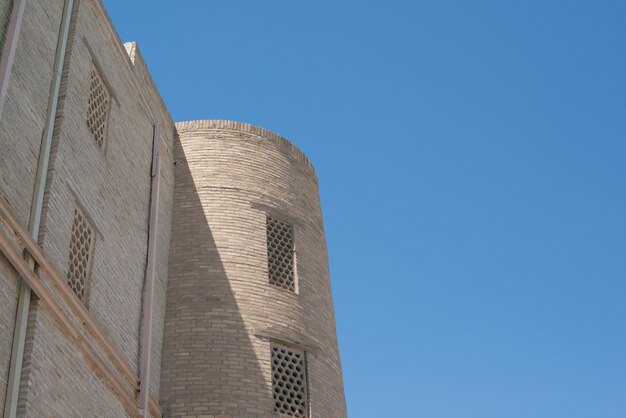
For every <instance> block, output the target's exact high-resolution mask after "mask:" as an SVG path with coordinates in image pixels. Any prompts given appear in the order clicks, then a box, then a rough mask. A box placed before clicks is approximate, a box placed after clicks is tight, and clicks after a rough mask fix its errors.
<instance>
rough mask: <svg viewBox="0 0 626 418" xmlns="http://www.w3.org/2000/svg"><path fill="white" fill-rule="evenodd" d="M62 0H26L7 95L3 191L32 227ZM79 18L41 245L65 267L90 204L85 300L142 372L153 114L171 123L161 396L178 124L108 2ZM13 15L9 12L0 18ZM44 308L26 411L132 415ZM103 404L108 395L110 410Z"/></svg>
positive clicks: (8, 274) (4, 339) (5, 329)
mask: <svg viewBox="0 0 626 418" xmlns="http://www.w3.org/2000/svg"><path fill="white" fill-rule="evenodd" d="M6 3H7V2H6V0H2V1H1V2H0V11H4V10H7V9H10V8H7V7H6V6H7V4H6ZM62 7H63V1H62V0H49V1H44V2H43V3H42V2H32V1H29V2H27V7H26V12H25V15H24V26H23V31H22V33H21V35H20V42H19V43H18V48H17V53H16V60H15V66H14V74H13V77H12V79H11V84H10V88H9V97H8V100H7V102H6V105H5V110H4V113H3V115H2V119H1V121H0V147H1V149H2V152H0V191H1V192H2V194H3V195H4V196H5V197H6V198H7V199H8V201H9V203H10V204H11V206H12V208H13V209H14V212H15V213H17V214H18V215H19V218H20V221H21V222H22V223H23V224H24V225H26V224H27V222H28V213H29V210H30V199H31V196H32V193H33V184H34V175H35V170H36V165H37V155H38V153H39V144H40V141H41V136H42V129H43V120H44V116H45V110H46V104H47V98H48V94H49V91H50V82H51V78H52V75H51V71H52V62H53V60H54V52H55V48H56V43H57V36H58V31H59V27H60V16H61V11H62ZM73 16H74V22H73V24H72V27H71V31H70V39H69V42H68V50H67V54H66V63H65V65H64V69H63V82H62V86H61V95H60V101H59V108H58V112H57V115H56V120H55V130H54V136H53V146H52V154H51V159H50V169H49V171H48V174H47V184H46V194H45V201H44V210H43V216H42V225H41V230H40V234H39V237H38V238H39V243H40V245H41V246H42V248H43V250H44V251H45V253H46V255H47V256H48V258H49V259H50V260H51V261H52V262H53V264H54V265H55V266H56V267H57V268H58V269H59V270H60V271H61V272H62V273H64V274H65V273H66V272H67V268H68V256H69V240H70V233H71V225H72V219H73V214H74V209H75V207H76V206H79V207H80V208H81V209H82V210H83V212H84V213H85V214H86V216H87V218H88V219H89V221H90V222H91V223H92V225H93V226H94V228H95V231H96V238H95V247H94V251H93V255H92V262H91V278H90V282H89V292H88V294H89V297H88V300H87V304H88V307H89V311H90V314H91V315H92V316H93V317H94V318H95V319H96V321H97V323H98V324H99V325H100V326H101V327H102V328H103V329H104V331H105V333H106V334H107V336H108V337H109V338H110V339H111V340H112V341H113V344H114V346H115V347H116V348H117V349H118V350H119V351H120V352H121V353H122V355H123V357H124V359H125V360H126V361H127V362H128V364H130V365H131V366H132V368H133V369H134V370H135V371H137V372H138V364H139V352H140V349H141V347H140V343H139V341H140V335H141V326H142V324H141V319H142V301H143V290H144V280H145V264H146V255H147V240H148V235H147V234H148V221H149V208H150V182H151V177H150V169H151V163H152V141H153V123H154V122H156V123H158V124H160V125H161V126H162V128H163V129H162V133H163V140H162V146H161V151H162V152H161V158H162V171H161V203H160V207H159V211H160V221H161V223H160V225H159V231H158V237H159V244H158V253H157V260H158V261H157V271H156V286H155V309H154V316H153V319H154V328H153V353H152V354H153V356H152V365H151V367H152V381H151V386H150V389H151V391H152V393H153V394H154V395H155V396H157V397H158V393H159V375H160V366H161V360H160V353H161V340H162V334H163V320H164V318H163V315H164V309H165V291H166V287H167V286H166V283H167V270H168V268H167V260H168V251H169V239H170V237H169V234H170V218H171V207H172V196H173V186H174V173H173V162H172V158H173V155H172V149H173V138H174V135H175V129H174V124H173V122H172V120H171V117H170V115H169V113H168V111H167V109H166V108H165V106H164V104H163V101H162V100H161V97H160V95H159V93H158V91H157V89H156V87H155V85H154V83H153V81H152V79H151V77H150V75H149V72H148V70H147V68H146V66H145V63H144V61H143V59H142V58H141V54H140V53H139V51H138V49H137V47H136V45H133V48H132V50H130V49H127V48H125V47H124V45H122V44H121V42H120V41H119V38H118V36H117V34H116V33H115V32H114V31H113V32H112V31H111V22H110V20H109V18H108V16H107V15H106V12H105V11H104V10H103V9H102V8H101V5H100V3H99V2H98V1H97V0H80V1H78V0H76V3H75V8H74V13H73ZM4 19H5V16H0V21H2V20H4ZM6 19H8V18H6ZM131 52H132V59H131V57H129V54H131ZM94 66H95V67H96V68H97V69H98V71H99V72H100V74H101V75H102V78H103V79H104V81H105V84H106V86H107V89H108V90H109V92H110V93H111V95H112V101H111V108H110V115H109V121H108V133H107V141H106V147H105V148H104V149H101V148H100V147H99V146H98V145H97V143H96V141H95V140H94V139H93V136H92V134H91V132H90V131H89V128H88V126H87V123H86V114H87V103H88V102H87V101H88V95H89V87H90V72H91V70H92V68H93V67H94ZM0 275H1V276H2V277H0V280H1V281H0V310H1V312H0V313H1V314H2V315H1V319H0V401H1V402H2V404H3V403H4V396H5V392H6V379H7V375H8V369H7V367H8V361H9V359H10V349H11V340H12V333H13V328H14V323H15V306H16V297H17V277H16V274H15V272H14V271H13V269H11V268H10V267H9V266H8V264H7V263H5V262H4V259H3V258H2V259H0ZM38 310H39V308H38V307H37V305H35V306H34V307H33V309H31V315H30V317H29V331H28V332H29V333H28V336H29V343H28V345H27V347H26V348H27V349H26V351H25V359H24V362H25V367H24V368H23V373H22V376H23V379H22V386H21V389H20V400H21V403H20V405H21V408H20V414H21V415H23V416H68V417H70V416H115V417H117V416H124V413H122V412H120V410H119V402H118V403H117V404H116V402H113V401H111V397H113V398H114V396H113V395H112V393H111V392H110V391H108V390H107V386H106V385H105V384H104V383H103V381H101V380H100V378H99V377H97V376H96V375H95V374H94V373H93V370H92V369H91V367H90V365H89V364H88V363H86V362H85V360H84V359H83V358H82V357H81V356H77V354H76V349H72V348H71V344H72V342H71V340H68V339H67V337H66V336H65V335H64V334H63V333H62V332H60V331H59V329H58V327H55V326H54V323H53V322H51V321H50V318H49V317H48V315H47V313H46V311H45V310H43V311H38ZM46 352H54V354H55V355H54V358H50V357H48V356H46V355H44V354H45V353H46ZM55 381H62V382H63V384H64V385H65V386H66V387H67V390H65V389H63V390H60V389H58V388H55V387H54V385H55V384H57V383H56V382H55ZM48 389H49V390H48ZM35 400H36V401H35ZM88 404H89V405H88ZM106 405H110V409H109V410H107V409H106ZM116 405H117V406H116ZM63 406H65V408H66V409H63ZM80 411H83V412H80Z"/></svg>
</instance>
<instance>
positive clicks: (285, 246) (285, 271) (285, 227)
mask: <svg viewBox="0 0 626 418" xmlns="http://www.w3.org/2000/svg"><path fill="white" fill-rule="evenodd" d="M293 241H294V240H293V226H291V225H290V224H288V223H287V222H283V221H281V220H278V219H276V218H273V217H271V216H268V217H267V268H268V273H269V281H270V283H271V284H273V285H274V286H278V287H282V288H283V289H287V290H290V291H292V292H295V290H296V281H295V274H294V263H293V253H294V242H293Z"/></svg>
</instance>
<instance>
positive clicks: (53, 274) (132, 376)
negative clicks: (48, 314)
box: [0, 196, 163, 416]
mask: <svg viewBox="0 0 626 418" xmlns="http://www.w3.org/2000/svg"><path fill="white" fill-rule="evenodd" d="M0 219H1V220H3V221H4V222H5V224H6V225H7V226H8V227H9V228H10V230H12V231H13V233H14V234H15V236H16V237H17V239H18V241H19V242H20V243H21V245H23V246H24V248H25V250H26V251H27V252H28V253H29V254H30V255H31V256H32V258H33V259H34V260H35V262H36V263H37V265H38V266H39V271H40V273H41V274H43V275H44V276H45V277H47V278H48V279H49V280H50V283H51V284H52V285H53V288H54V289H55V290H56V291H57V292H58V294H59V296H60V297H61V299H62V300H63V302H64V303H65V304H67V305H68V306H69V307H70V309H71V310H72V311H73V312H74V314H75V315H76V317H77V320H78V321H79V322H80V323H82V324H83V326H84V328H85V329H86V330H87V331H88V332H89V333H90V334H91V335H92V337H93V338H94V339H95V340H96V342H97V343H98V344H99V345H100V346H101V347H102V348H103V350H104V352H105V354H106V355H107V357H108V358H109V360H110V361H111V363H112V364H113V365H114V367H115V370H116V371H117V374H118V375H119V374H120V373H121V374H122V376H121V377H123V380H122V381H124V382H125V384H126V385H127V386H129V387H130V388H131V389H132V390H133V391H135V390H137V389H138V388H139V385H138V381H139V378H138V376H137V374H136V373H135V371H134V370H133V369H132V368H131V367H130V365H129V364H128V362H127V361H125V360H124V358H123V357H122V355H121V354H120V353H119V351H118V350H117V349H116V348H115V347H114V346H113V343H112V342H111V341H110V339H109V338H108V337H107V336H106V334H105V333H104V331H103V330H102V328H101V327H100V326H99V325H98V323H97V322H96V321H95V319H94V318H93V316H92V315H91V314H90V313H89V311H88V310H87V308H85V305H83V303H82V302H81V301H80V299H79V298H78V296H76V294H75V293H74V291H73V290H72V288H71V287H70V286H69V285H68V284H67V282H66V280H65V278H64V277H63V275H62V274H61V273H60V272H59V270H58V269H57V268H56V267H55V266H54V265H53V264H52V262H51V261H50V260H49V259H48V257H47V256H46V255H45V254H44V252H43V250H42V249H41V247H39V245H38V244H37V242H35V240H34V239H33V237H32V236H30V235H29V234H28V231H27V230H26V229H25V228H24V226H23V225H22V224H21V223H20V222H19V221H18V220H17V217H16V216H15V215H14V214H13V212H12V211H11V209H10V207H9V204H8V202H7V201H6V199H4V197H2V196H0ZM0 235H2V234H0ZM5 249H6V244H5V245H2V248H0V250H2V252H3V253H5ZM9 250H13V251H14V252H17V250H15V248H14V247H13V246H11V245H9ZM7 251H8V250H7ZM7 258H9V257H7ZM20 259H21V261H20V263H21V265H22V267H21V268H23V267H24V266H28V264H27V263H26V260H24V258H23V257H20ZM11 264H13V262H11ZM14 267H16V266H15V265H14ZM16 270H18V268H17V267H16ZM27 270H28V269H27ZM29 271H30V275H29V277H25V279H28V278H30V279H31V280H30V281H27V283H28V284H29V286H31V283H30V282H31V281H32V280H35V284H36V287H33V286H31V288H32V290H33V291H34V292H35V294H36V295H37V296H38V297H40V299H43V297H42V296H41V295H40V289H43V290H41V292H42V294H43V295H44V296H45V297H46V298H47V299H46V300H47V301H49V302H48V304H50V303H54V304H55V305H56V306H58V307H59V309H60V312H61V314H62V315H63V316H64V317H65V318H66V321H71V319H69V316H68V315H67V314H66V313H65V311H63V310H62V309H61V308H60V306H59V305H58V303H57V302H56V299H54V298H53V297H52V296H51V295H50V294H49V291H48V290H47V289H46V288H45V287H44V286H43V283H42V282H41V281H40V279H39V278H38V277H37V275H35V273H33V272H32V270H29ZM18 273H20V274H21V270H18ZM33 276H34V279H33ZM91 350H92V351H93V349H92V348H91ZM150 411H151V412H152V414H153V415H156V416H161V415H162V414H163V409H162V408H161V406H160V405H159V404H158V402H157V401H156V400H155V399H154V397H152V396H150ZM135 413H136V403H135Z"/></svg>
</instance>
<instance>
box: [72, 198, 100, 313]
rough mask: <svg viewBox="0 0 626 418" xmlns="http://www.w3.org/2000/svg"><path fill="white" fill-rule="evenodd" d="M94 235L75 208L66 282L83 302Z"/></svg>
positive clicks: (79, 211)
mask: <svg viewBox="0 0 626 418" xmlns="http://www.w3.org/2000/svg"><path fill="white" fill-rule="evenodd" d="M94 238H95V234H94V230H93V228H92V227H91V225H89V222H88V221H87V219H86V218H85V215H84V214H83V212H82V211H81V210H80V209H79V208H76V210H75V211H74V223H73V224H72V236H71V238H70V261H69V266H68V268H67V282H68V283H69V284H70V286H71V287H72V289H73V290H74V292H75V293H76V294H77V295H78V297H79V298H80V299H81V300H82V301H83V302H85V301H86V300H85V297H86V296H87V284H88V280H89V268H90V266H91V263H90V261H91V252H92V249H93V242H94Z"/></svg>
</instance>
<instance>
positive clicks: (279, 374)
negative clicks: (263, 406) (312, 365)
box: [272, 343, 309, 417]
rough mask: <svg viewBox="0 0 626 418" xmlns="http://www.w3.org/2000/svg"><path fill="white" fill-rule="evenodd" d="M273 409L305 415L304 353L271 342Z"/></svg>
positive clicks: (300, 415)
mask: <svg viewBox="0 0 626 418" xmlns="http://www.w3.org/2000/svg"><path fill="white" fill-rule="evenodd" d="M272 390H273V392H274V411H276V412H279V413H282V414H287V415H291V416H294V417H307V416H308V415H309V414H308V412H307V381H306V355H305V353H304V351H301V350H296V349H295V348H290V347H285V346H283V345H280V344H277V343H272Z"/></svg>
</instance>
